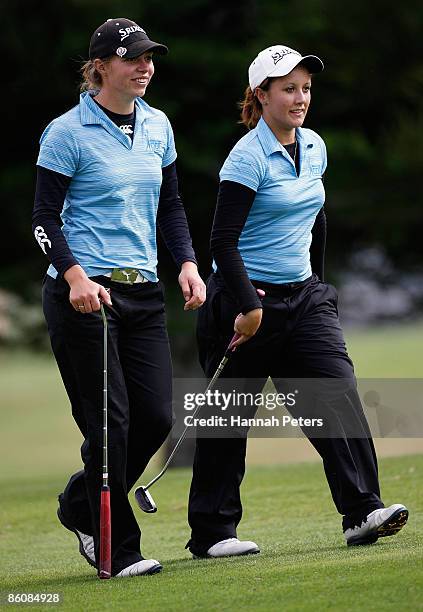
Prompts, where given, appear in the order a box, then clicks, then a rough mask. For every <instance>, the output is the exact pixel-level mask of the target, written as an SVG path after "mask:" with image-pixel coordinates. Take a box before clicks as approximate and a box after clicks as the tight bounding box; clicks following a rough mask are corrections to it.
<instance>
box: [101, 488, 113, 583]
mask: <svg viewBox="0 0 423 612" xmlns="http://www.w3.org/2000/svg"><path fill="white" fill-rule="evenodd" d="M111 574H112V522H111V512H110V489H109V487H106V486H103V487H102V488H101V501H100V564H99V573H98V575H99V578H106V579H107V578H110V577H111Z"/></svg>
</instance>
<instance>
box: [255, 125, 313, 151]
mask: <svg viewBox="0 0 423 612" xmlns="http://www.w3.org/2000/svg"><path fill="white" fill-rule="evenodd" d="M256 130H257V136H258V138H259V140H260V144H261V146H262V147H263V151H264V153H265V155H266V156H267V157H269V155H272V153H276V152H277V151H280V152H282V153H283V154H285V153H286V150H285V147H284V146H283V145H281V143H280V142H279V140H278V139H277V138H276V136H275V135H274V133H273V132H272V130H271V129H270V127H269V126H268V125H267V123H266V122H265V120H264V119H263V117H260V120H259V122H258V123H257V127H256ZM295 136H296V138H297V140H298V142H300V143H301V144H302V145H303V146H304V145H305V146H306V147H308V146H309V145H310V144H311V146H313V143H312V141H311V140H310V138H308V137H307V135H306V133H304V131H303V130H302V128H296V130H295Z"/></svg>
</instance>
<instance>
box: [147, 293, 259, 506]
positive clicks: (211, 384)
mask: <svg viewBox="0 0 423 612" xmlns="http://www.w3.org/2000/svg"><path fill="white" fill-rule="evenodd" d="M257 293H258V296H259V297H260V299H263V298H264V296H265V292H264V291H263V290H262V289H257ZM239 337H240V334H237V333H236V334H234V336H233V338H232V340H231V341H230V342H229V344H228V347H227V349H226V351H225V354H224V355H223V357H222V359H221V361H220V363H219V365H218V366H217V369H216V372H215V373H214V375H213V378H212V379H211V380H210V382H209V384H208V385H207V389H206V390H205V394H207V392H208V391H211V390H212V389H213V387H214V385H215V384H216V381H217V379H218V378H219V376H220V375H221V374H222V372H223V369H224V367H225V365H226V364H227V362H228V359H229V358H230V356H231V355H232V353H233V352H234V351H235V349H236V347H234V343H235V342H236V341H237V340H238V338H239ZM200 410H201V406H197V408H196V409H195V410H194V412H193V414H192V419H191V420H193V419H194V418H195V417H196V415H197V414H198V413H199V411H200ZM188 429H189V426H188V425H187V426H186V427H185V429H184V431H183V432H182V434H181V436H180V438H179V439H178V441H177V442H176V444H175V447H174V449H173V451H172V452H171V453H170V455H169V457H168V460H167V461H166V463H165V464H164V466H163V468H162V470H161V472H159V474H157V476H156V477H155V478H153V480H151V481H150V482H149V483H148V484H147V485H145V487H142V486H141V487H137V488H136V489H135V499H136V501H137V504H138V506H139V507H140V508H141V510H143V511H144V512H149V513H152V512H156V511H157V506H156V504H155V502H154V499H153V498H152V496H151V494H150V492H149V491H148V489H149V488H150V487H152V486H153V484H154V483H155V482H157V481H158V480H159V479H160V478H161V477H162V476H163V474H164V473H165V472H166V470H167V468H168V467H169V465H170V463H171V461H172V459H173V457H174V456H175V453H176V451H177V450H178V448H179V447H180V445H181V444H182V442H183V441H184V439H185V436H186V435H187V432H188Z"/></svg>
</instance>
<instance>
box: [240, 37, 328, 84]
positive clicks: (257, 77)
mask: <svg viewBox="0 0 423 612" xmlns="http://www.w3.org/2000/svg"><path fill="white" fill-rule="evenodd" d="M300 63H301V64H302V65H303V66H305V67H306V68H307V70H309V72H310V73H312V74H313V73H314V72H321V71H322V70H323V68H324V65H323V62H322V60H321V59H319V58H318V57H317V56H316V55H304V56H303V55H301V53H298V51H295V50H294V49H290V47H285V45H273V47H268V48H267V49H264V50H263V51H260V53H259V54H258V55H257V57H256V59H255V60H254V61H253V63H252V64H251V66H250V67H249V69H248V80H249V82H250V87H251V89H252V90H253V91H254V90H255V88H256V87H258V86H259V85H260V84H261V83H263V81H264V80H265V79H267V78H268V77H281V76H285V75H287V74H289V73H290V72H291V70H294V68H295V67H296V66H298V64H300Z"/></svg>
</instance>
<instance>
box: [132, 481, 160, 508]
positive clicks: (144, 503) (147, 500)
mask: <svg viewBox="0 0 423 612" xmlns="http://www.w3.org/2000/svg"><path fill="white" fill-rule="evenodd" d="M135 499H136V501H137V504H138V506H139V507H140V508H141V510H142V511H143V512H157V506H156V504H155V503H154V499H153V498H152V497H151V495H150V493H149V492H148V491H147V489H144V487H137V488H136V489H135Z"/></svg>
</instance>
